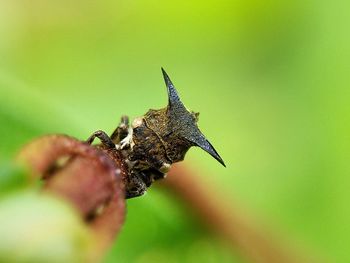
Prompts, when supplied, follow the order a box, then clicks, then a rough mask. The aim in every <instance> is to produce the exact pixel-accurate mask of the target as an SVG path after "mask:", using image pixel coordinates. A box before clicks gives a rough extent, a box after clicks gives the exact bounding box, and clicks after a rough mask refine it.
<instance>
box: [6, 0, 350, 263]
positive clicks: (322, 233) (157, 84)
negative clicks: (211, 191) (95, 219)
mask: <svg viewBox="0 0 350 263" xmlns="http://www.w3.org/2000/svg"><path fill="white" fill-rule="evenodd" d="M348 14H349V4H347V2H346V1H337V0H336V1H332V2H329V1H277V0H271V1H257V0H248V1H243V0H235V1H228V0H227V1H183V0H181V1H167V2H165V1H125V0H124V1H112V0H109V1H108V0H107V1H106V0H104V1H67V0H64V1H37V0H31V1H29V0H26V1H10V0H8V1H1V3H0V35H1V36H2V37H1V40H0V58H1V59H0V135H1V144H0V158H7V159H8V158H11V157H12V156H13V155H14V154H15V152H16V151H17V150H18V149H19V148H20V147H21V146H22V145H23V144H24V143H25V142H28V141H29V140H31V139H32V138H34V137H37V136H40V135H43V134H47V133H66V134H69V135H72V136H75V137H78V138H81V139H84V138H87V137H88V136H89V135H90V133H91V132H93V131H95V130H97V129H103V130H105V131H108V132H111V131H112V130H113V128H114V127H115V126H116V125H117V123H118V121H119V117H120V115H122V114H128V115H130V116H131V117H136V116H139V115H141V114H143V113H144V112H145V111H146V110H147V109H148V108H160V107H163V106H165V104H166V90H165V86H164V84H163V80H162V77H161V73H160V66H163V67H164V68H165V69H166V70H167V72H168V74H169V75H170V77H171V78H172V80H173V82H174V83H175V85H176V87H177V89H178V91H179V93H180V95H181V97H182V99H183V101H184V102H185V104H186V106H188V107H189V108H191V109H193V110H196V111H199V112H201V115H200V121H199V126H200V128H201V130H202V131H203V133H204V134H205V135H206V136H207V137H208V138H209V140H210V141H211V142H212V144H213V145H214V146H215V148H216V149H217V150H218V152H219V153H220V155H221V156H222V157H223V159H224V160H225V163H226V164H227V168H226V169H223V168H222V167H221V166H220V165H219V164H218V163H216V162H215V161H214V160H212V159H211V158H210V156H209V155H208V154H206V153H204V152H202V151H200V150H199V149H193V150H191V151H190V152H189V154H188V156H187V158H186V163H187V164H189V165H192V166H193V167H194V168H195V167H200V168H198V169H200V170H201V171H207V173H206V174H204V175H203V176H206V180H208V181H210V182H212V183H214V184H216V187H217V188H218V189H220V190H221V191H222V192H224V193H225V192H227V195H226V196H227V198H228V199H229V200H230V198H232V200H235V202H236V201H238V202H240V203H242V205H244V206H247V207H248V208H249V209H248V210H251V211H253V214H256V215H259V218H264V220H266V221H268V222H269V221H270V222H272V223H271V224H272V227H275V226H276V228H277V229H283V230H282V232H283V235H285V236H286V238H287V239H288V238H289V237H290V238H291V239H292V240H297V241H300V243H301V244H303V245H304V244H305V246H306V247H307V248H309V247H311V248H312V249H314V250H315V251H317V253H320V256H321V257H322V256H325V257H329V258H331V259H334V260H335V261H336V262H348V261H350V253H349V251H348V244H349V243H350V227H349V222H350V208H349V205H348V204H349V202H350V195H349V194H348V191H349V190H348V189H349V188H350V176H349V174H350V173H349V172H350V162H349V158H350V138H349V135H350V110H349V99H350V91H349V83H350V81H349V79H350V74H349V73H348V72H349V68H350V63H349V61H350V35H349V33H348V31H349V26H350V16H349V15H348ZM220 242H221V241H219V240H216V239H213V237H212V236H211V235H210V234H209V233H206V232H205V231H204V229H201V228H200V227H198V226H197V225H196V223H195V219H193V218H188V216H187V215H186V211H185V210H184V208H182V207H181V204H178V203H177V202H176V201H175V200H173V199H172V198H171V197H169V196H167V195H165V194H164V193H163V192H160V191H159V192H158V191H157V190H156V189H152V190H151V191H149V193H148V195H146V196H145V197H143V198H142V199H135V200H132V201H130V202H129V203H128V217H127V220H126V225H125V227H124V228H123V231H122V234H121V236H120V238H119V239H118V241H117V244H116V245H115V247H114V248H113V250H112V251H111V254H110V255H109V256H108V260H107V261H110V262H114V260H118V262H130V261H131V262H151V261H152V260H155V259H158V260H162V259H163V258H167V259H169V262H171V260H172V261H174V262H178V261H180V260H182V261H187V262H193V260H194V257H195V256H194V255H196V249H198V247H201V246H203V247H206V248H207V249H205V250H203V251H208V252H203V253H208V255H201V257H200V259H199V260H200V261H201V262H230V261H236V262H242V261H241V259H238V258H235V256H234V255H230V254H229V251H228V250H227V249H226V248H225V246H224V245H223V244H221V243H220Z"/></svg>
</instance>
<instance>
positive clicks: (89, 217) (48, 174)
mask: <svg viewBox="0 0 350 263" xmlns="http://www.w3.org/2000/svg"><path fill="white" fill-rule="evenodd" d="M18 160H19V161H20V162H21V163H24V164H25V165H26V166H27V167H29V169H30V171H31V176H32V178H33V179H38V178H42V179H44V182H45V183H44V187H43V191H44V192H45V191H48V192H51V193H55V194H57V195H59V196H61V197H62V198H64V199H66V200H67V201H68V202H70V203H71V204H72V205H73V206H75V207H76V208H77V211H78V212H79V213H80V214H81V216H82V219H83V220H84V221H85V222H86V224H87V225H88V226H89V227H90V228H91V230H92V231H93V233H94V234H95V239H96V241H97V242H96V244H97V246H98V247H97V248H95V249H96V251H94V253H95V254H96V255H99V256H101V255H102V254H103V252H104V251H105V249H106V248H108V247H109V246H110V245H111V244H112V242H113V241H114V239H115V237H116V235H117V234H118V232H119V230H120V228H121V226H122V224H123V222H124V217H125V193H124V185H123V183H122V178H124V177H125V176H126V170H125V164H124V163H123V161H122V159H121V158H120V157H119V156H117V155H116V153H109V152H107V153H106V152H104V151H102V150H100V149H97V148H96V147H92V146H90V145H88V144H85V143H83V142H81V141H78V140H76V139H74V138H71V137H68V136H63V135H51V136H44V137H41V138H39V139H37V140H34V141H33V142H31V143H30V144H28V145H26V146H25V147H24V148H23V149H22V150H21V152H20V153H19V155H18Z"/></svg>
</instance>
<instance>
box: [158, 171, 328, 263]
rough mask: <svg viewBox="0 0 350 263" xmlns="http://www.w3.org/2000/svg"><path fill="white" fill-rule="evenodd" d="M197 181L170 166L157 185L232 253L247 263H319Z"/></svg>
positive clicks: (194, 176)
mask: <svg viewBox="0 0 350 263" xmlns="http://www.w3.org/2000/svg"><path fill="white" fill-rule="evenodd" d="M200 178H201V177H200V175H198V174H197V173H196V172H194V171H193V170H190V169H188V167H186V166H184V165H174V167H173V168H172V169H171V171H170V173H169V176H168V177H167V178H166V180H164V181H163V182H162V183H161V184H163V185H165V186H167V188H168V189H169V190H170V191H171V192H172V193H174V194H175V196H176V197H178V198H180V200H181V201H182V203H184V204H186V205H187V206H188V208H189V209H190V211H193V212H194V213H195V214H196V215H197V217H198V218H199V219H200V221H202V222H203V223H204V224H205V225H206V226H207V227H208V228H209V229H211V230H212V231H213V232H215V233H217V234H219V235H220V236H221V237H223V238H224V239H226V240H228V242H229V244H230V245H231V247H232V248H233V249H234V250H235V251H237V249H238V251H239V252H240V254H241V255H242V256H243V257H244V258H246V259H248V261H249V262H257V263H306V262H307V263H310V262H322V261H321V260H319V259H317V260H316V258H315V257H314V255H308V254H307V253H305V251H302V250H301V249H296V248H292V246H291V245H290V244H289V243H287V242H286V241H285V240H280V239H281V238H277V236H275V235H272V233H271V232H270V231H267V230H266V229H263V228H262V227H261V226H260V225H259V224H258V223H257V222H256V221H254V220H253V219H252V218H251V217H249V216H248V215H247V213H246V212H245V211H244V210H243V209H241V207H240V206H238V205H237V204H236V203H232V202H230V203H228V199H227V198H226V196H225V195H224V193H222V192H220V191H218V189H215V187H214V186H213V185H209V184H206V183H205V182H203V180H201V179H200Z"/></svg>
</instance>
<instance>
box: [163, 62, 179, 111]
mask: <svg viewBox="0 0 350 263" xmlns="http://www.w3.org/2000/svg"><path fill="white" fill-rule="evenodd" d="M161 69H162V73H163V77H164V81H165V84H166V86H167V89H168V98H169V105H174V104H177V105H178V104H181V105H183V104H182V102H181V100H180V97H179V95H178V94H177V91H176V89H175V86H174V84H173V83H172V82H171V80H170V78H169V76H168V74H167V73H166V72H165V70H164V69H163V68H161Z"/></svg>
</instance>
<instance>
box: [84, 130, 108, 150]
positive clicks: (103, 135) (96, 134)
mask: <svg viewBox="0 0 350 263" xmlns="http://www.w3.org/2000/svg"><path fill="white" fill-rule="evenodd" d="M95 138H99V139H100V141H101V143H102V144H103V145H104V146H107V147H108V148H115V144H114V142H113V141H112V139H111V138H110V137H109V136H108V135H107V133H105V132H104V131H101V130H98V131H95V132H94V133H93V134H91V136H90V137H89V138H88V139H87V140H86V142H87V143H88V144H92V143H93V141H94V140H95Z"/></svg>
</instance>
